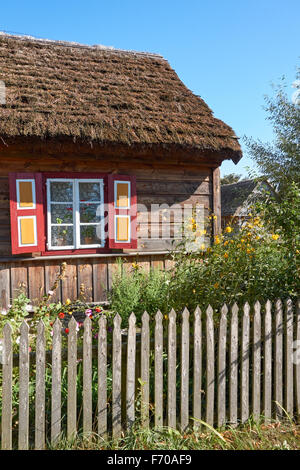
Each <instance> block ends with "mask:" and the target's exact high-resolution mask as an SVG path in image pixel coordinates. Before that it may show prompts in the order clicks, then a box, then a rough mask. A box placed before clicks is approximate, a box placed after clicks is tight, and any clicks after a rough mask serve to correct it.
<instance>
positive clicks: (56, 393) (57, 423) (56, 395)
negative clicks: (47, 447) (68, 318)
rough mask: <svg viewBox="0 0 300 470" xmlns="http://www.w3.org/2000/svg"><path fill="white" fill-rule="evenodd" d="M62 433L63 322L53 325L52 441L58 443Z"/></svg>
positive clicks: (56, 322) (57, 320)
mask: <svg viewBox="0 0 300 470" xmlns="http://www.w3.org/2000/svg"><path fill="white" fill-rule="evenodd" d="M60 433H61V322H60V321H59V319H58V318H57V319H56V320H55V323H54V325H53V341H52V390H51V443H52V444H56V443H57V441H58V439H59V437H60Z"/></svg>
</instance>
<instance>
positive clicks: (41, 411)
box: [35, 320, 46, 450]
mask: <svg viewBox="0 0 300 470" xmlns="http://www.w3.org/2000/svg"><path fill="white" fill-rule="evenodd" d="M45 367H46V353H45V325H44V323H43V320H40V322H39V324H38V326H37V338H36V389H35V449H36V450H43V449H44V448H45Z"/></svg>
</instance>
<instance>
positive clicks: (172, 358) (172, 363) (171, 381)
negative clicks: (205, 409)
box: [168, 309, 176, 429]
mask: <svg viewBox="0 0 300 470" xmlns="http://www.w3.org/2000/svg"><path fill="white" fill-rule="evenodd" d="M168 426H169V427H170V428H174V429H175V428H176V313H175V311H174V310H173V309H172V310H171V312H170V314H169V328H168Z"/></svg>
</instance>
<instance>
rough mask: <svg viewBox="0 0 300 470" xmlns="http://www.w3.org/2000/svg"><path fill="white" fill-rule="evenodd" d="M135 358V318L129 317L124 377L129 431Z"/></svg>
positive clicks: (131, 415)
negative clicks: (125, 372)
mask: <svg viewBox="0 0 300 470" xmlns="http://www.w3.org/2000/svg"><path fill="white" fill-rule="evenodd" d="M135 357H136V317H135V315H134V313H132V314H131V315H130V317H129V328H128V339H127V376H126V424H127V429H129V428H130V427H131V426H132V425H133V423H134V419H135V409H134V405H135Z"/></svg>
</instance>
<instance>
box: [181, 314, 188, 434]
mask: <svg viewBox="0 0 300 470" xmlns="http://www.w3.org/2000/svg"><path fill="white" fill-rule="evenodd" d="M189 317H190V314H189V311H188V310H187V309H186V308H185V309H184V311H183V314H182V326H181V396H180V401H181V408H180V428H181V431H182V432H184V431H186V429H187V428H188V425H189V349H190V325H189Z"/></svg>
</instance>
